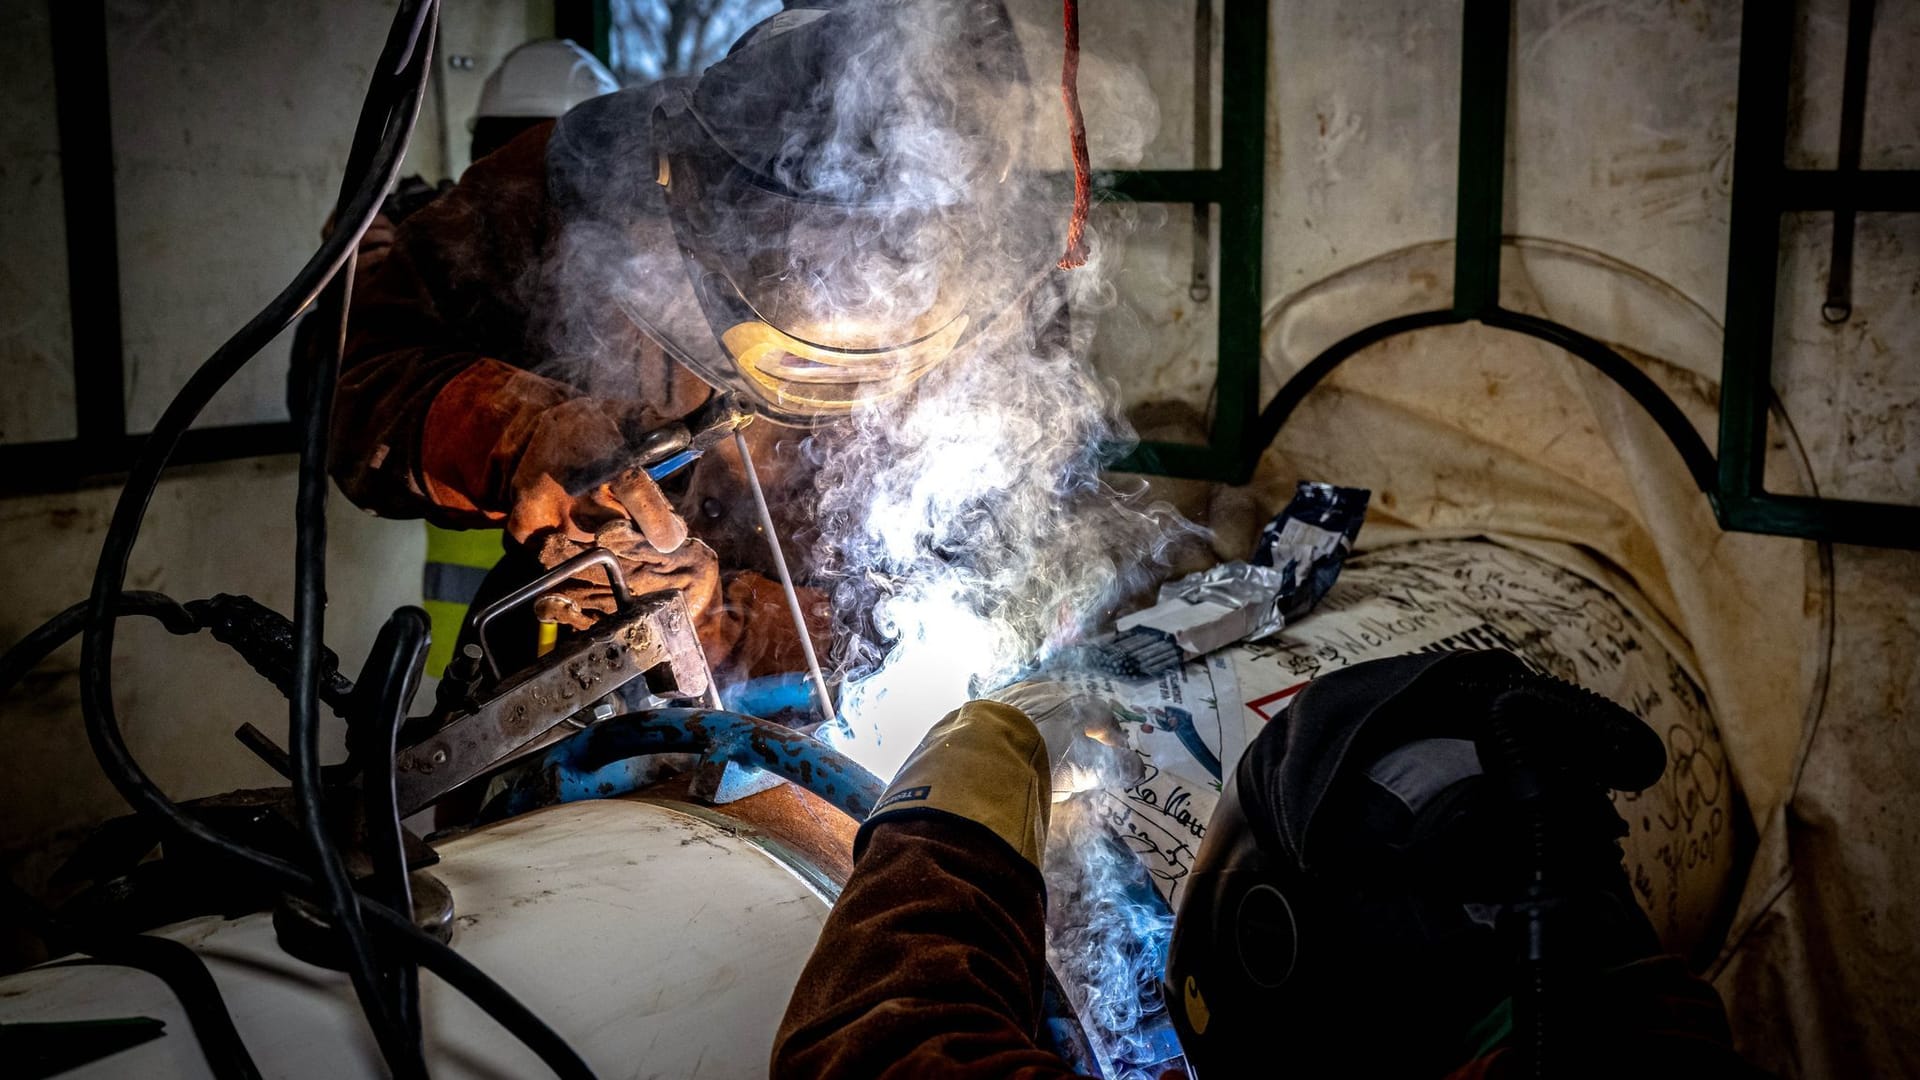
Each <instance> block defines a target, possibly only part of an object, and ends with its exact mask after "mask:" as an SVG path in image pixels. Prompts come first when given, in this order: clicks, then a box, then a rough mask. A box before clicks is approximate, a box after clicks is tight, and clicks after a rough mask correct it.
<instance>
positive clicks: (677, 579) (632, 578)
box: [534, 518, 721, 655]
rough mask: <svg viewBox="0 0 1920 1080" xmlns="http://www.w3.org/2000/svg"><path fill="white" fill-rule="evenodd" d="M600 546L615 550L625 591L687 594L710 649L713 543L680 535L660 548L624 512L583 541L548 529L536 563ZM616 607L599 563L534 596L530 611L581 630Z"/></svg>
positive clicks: (716, 578)
mask: <svg viewBox="0 0 1920 1080" xmlns="http://www.w3.org/2000/svg"><path fill="white" fill-rule="evenodd" d="M595 547H599V548H605V549H606V550H608V551H610V552H612V553H613V556H614V558H615V559H616V560H618V562H619V564H620V574H621V577H622V578H623V579H624V580H625V582H626V586H627V592H628V593H630V594H631V595H633V596H644V595H646V594H647V593H653V592H664V591H666V590H668V589H678V590H680V592H681V593H682V594H683V595H684V596H685V597H686V604H687V615H688V617H689V618H690V619H692V621H693V625H694V629H695V632H696V633H698V634H699V636H700V642H701V644H702V645H703V646H708V651H709V654H710V655H711V652H712V646H711V643H710V642H711V639H712V638H713V637H714V636H715V631H714V629H713V628H712V627H711V625H710V624H711V623H712V622H713V621H714V618H715V616H716V615H718V614H719V609H720V604H719V600H720V595H721V594H720V560H719V558H718V557H717V556H715V555H714V553H713V549H712V548H710V547H708V546H707V545H705V544H703V543H701V542H700V541H698V540H684V539H683V540H682V542H681V543H680V545H679V546H678V547H676V548H675V549H674V550H672V551H661V550H659V549H658V548H656V547H654V546H653V544H652V543H651V542H649V541H648V539H647V538H646V536H645V535H644V534H642V533H641V532H640V530H639V529H638V528H637V527H636V526H635V524H634V523H633V522H632V521H630V520H627V519H625V518H619V519H615V520H613V521H609V522H607V523H606V524H604V525H602V526H600V528H599V529H598V530H597V531H596V532H595V533H594V534H593V537H592V539H591V540H589V541H588V542H587V543H581V542H579V541H577V540H574V539H572V538H571V536H570V535H569V534H567V533H564V532H560V531H553V532H548V533H547V534H545V536H544V537H543V538H542V539H541V541H540V546H539V548H538V549H537V550H536V552H535V554H536V555H538V556H539V558H540V565H542V566H545V567H548V568H549V569H551V568H552V567H555V566H558V565H560V564H561V563H563V562H566V561H567V560H568V559H571V558H573V557H574V556H576V555H579V554H581V553H582V552H584V551H588V550H590V549H592V548H595ZM618 608H619V603H618V601H617V599H616V598H615V596H614V592H613V586H612V584H611V583H610V582H609V581H608V580H607V572H606V570H605V569H604V568H602V567H599V566H593V567H589V568H587V569H586V570H583V571H581V573H580V575H579V576H578V577H575V578H572V579H569V580H568V581H567V583H566V584H564V585H562V586H560V587H558V588H556V589H554V590H553V591H551V592H549V593H547V594H546V595H544V596H542V597H540V598H539V599H538V600H536V601H535V602H534V614H535V616H537V617H538V618H539V619H541V620H542V621H543V622H553V623H559V624H561V625H562V626H570V627H572V628H573V629H575V630H585V629H587V628H588V627H591V626H592V625H593V624H594V623H596V622H599V621H600V620H601V619H602V618H605V617H606V616H608V615H611V614H613V613H614V612H615V611H616V610H618Z"/></svg>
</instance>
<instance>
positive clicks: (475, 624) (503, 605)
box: [468, 548, 633, 682]
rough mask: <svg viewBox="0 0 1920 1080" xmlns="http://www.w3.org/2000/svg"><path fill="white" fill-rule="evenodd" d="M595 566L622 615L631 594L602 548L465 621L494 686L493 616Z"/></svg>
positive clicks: (616, 564) (496, 674) (611, 557)
mask: <svg viewBox="0 0 1920 1080" xmlns="http://www.w3.org/2000/svg"><path fill="white" fill-rule="evenodd" d="M596 566H601V567H605V568H606V571H607V582H608V584H610V585H611V586H612V587H613V599H614V603H615V604H616V605H618V609H619V610H621V611H625V610H626V609H627V608H629V607H631V606H632V605H633V593H632V592H630V591H628V589H627V577H626V575H625V574H623V573H621V572H620V560H619V559H616V558H614V555H613V552H611V551H608V550H607V549H605V548H594V549H592V550H590V551H583V552H581V553H580V554H578V555H575V556H574V557H573V558H571V559H568V560H567V561H566V562H563V563H561V564H560V565H559V566H556V567H554V568H553V569H551V570H549V571H547V572H546V573H544V574H542V575H540V576H539V577H537V578H535V579H533V580H532V581H529V582H528V583H526V584H525V585H522V586H520V587H519V588H517V589H515V590H513V591H512V592H510V593H508V594H507V595H505V596H503V597H501V598H500V599H498V600H495V601H494V602H493V603H491V604H488V605H487V606H486V607H483V608H481V609H480V610H479V611H476V612H474V613H473V616H472V617H471V618H470V619H469V620H468V622H469V625H470V628H471V630H472V637H473V640H475V641H477V642H479V643H480V656H481V658H482V659H484V660H486V662H487V674H488V675H489V676H491V677H492V678H493V680H494V681H495V682H498V681H500V662H499V661H498V660H495V659H494V658H493V650H492V649H490V648H488V647H487V624H488V623H490V622H492V621H493V620H494V617H495V616H497V615H500V614H501V613H503V612H506V611H510V610H512V609H513V608H517V607H519V606H520V605H521V604H530V603H532V602H533V601H535V600H537V599H539V598H540V597H542V596H544V595H546V594H547V593H549V592H552V591H553V590H554V589H557V588H559V587H560V586H561V585H564V584H566V583H567V582H568V581H569V580H571V579H573V578H576V577H579V576H580V575H581V573H582V572H583V571H585V570H589V569H592V568H593V567H596Z"/></svg>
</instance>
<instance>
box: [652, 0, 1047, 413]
mask: <svg viewBox="0 0 1920 1080" xmlns="http://www.w3.org/2000/svg"><path fill="white" fill-rule="evenodd" d="M1031 99H1032V95H1031V91H1030V88H1029V84H1028V79H1027V71H1026V65H1025V62H1024V60H1023V58H1022V56H1021V52H1020V46H1019V42H1018V41H1017V40H1016V38H1015V36H1014V33H1013V26H1012V22H1011V20H1010V19H1009V18H1008V15H1007V12H1006V10H1005V7H1004V5H1003V4H1002V3H1001V2H1000V0H966V2H951V0H946V2H910V3H902V2H850V3H844V4H839V5H835V6H832V7H827V6H819V7H804V6H796V7H790V8H788V9H787V10H785V11H783V12H781V13H780V14H778V15H776V16H774V17H772V18H770V19H768V20H767V21H765V22H763V23H761V24H760V25H759V26H757V27H755V28H754V29H753V30H751V31H749V32H748V33H747V34H746V35H745V36H744V37H743V38H741V40H740V41H739V42H738V43H737V44H736V45H735V46H734V47H733V49H732V51H731V52H730V53H729V54H728V56H727V57H726V58H725V59H723V60H721V61H720V62H718V63H716V64H714V65H713V66H712V67H711V68H709V69H708V70H707V71H706V72H705V73H704V74H703V75H702V76H700V78H699V79H698V80H696V81H693V82H692V83H691V85H682V86H680V87H678V88H677V89H675V90H674V91H673V92H671V93H668V94H666V95H665V96H664V97H663V99H662V101H661V104H660V106H659V107H658V108H657V109H656V111H655V113H654V119H653V140H654V145H655V149H656V153H657V155H658V176H657V178H656V179H657V182H658V183H659V184H660V185H662V187H663V188H664V190H665V198H666V204H667V208H668V216H669V217H670V219H671V221H672V226H673V232H674V236H675V238H676V240H677V242H678V246H679V250H680V252H681V254H682V257H683V260H684V267H685V273H686V275H687V279H688V281H689V282H690V284H691V286H692V288H693V291H694V294H695V296H696V297H697V301H698V304H699V308H700V310H701V312H702V313H703V315H704V316H705V319H706V322H707V326H708V329H709V340H708V341H706V342H697V343H696V342H688V343H685V346H686V347H685V348H684V351H683V355H682V359H683V360H684V361H685V362H686V363H687V364H688V365H689V366H690V367H692V368H693V369H694V370H695V371H696V372H697V373H698V374H699V375H700V376H701V377H702V378H704V379H705V380H706V381H708V382H709V383H711V384H713V385H715V386H717V387H722V388H727V389H733V390H737V391H739V392H740V393H741V394H742V395H743V396H744V397H745V398H746V399H747V400H749V401H751V402H752V403H754V405H755V406H756V408H757V410H758V411H760V412H762V413H764V414H765V415H767V416H768V417H770V418H772V419H774V420H778V421H781V422H785V423H793V424H804V423H810V422H812V421H815V420H818V419H821V418H826V417H832V416H834V415H839V414H844V413H846V412H848V411H850V410H851V409H852V408H853V407H854V406H855V405H857V404H858V403H860V402H862V401H867V400H872V399H875V398H882V397H887V396H891V395H894V394H898V393H901V392H903V391H904V390H906V389H907V388H908V387H910V386H912V385H913V384H914V383H915V382H917V381H918V380H919V379H920V378H922V377H924V376H925V375H926V374H927V373H928V372H929V371H931V370H932V369H933V368H934V367H935V366H937V365H938V364H940V363H941V362H942V361H944V360H946V359H947V358H948V357H949V356H951V355H952V354H953V353H954V352H955V351H956V350H957V349H960V348H963V347H969V346H970V345H975V344H978V343H980V342H981V341H982V340H983V338H984V337H985V336H986V335H988V334H990V333H991V328H992V327H993V326H995V325H996V324H997V323H1000V322H1002V321H1004V320H1005V319H1007V318H1008V317H1009V316H1010V314H1015V313H1017V312H1018V311H1019V309H1020V308H1021V304H1020V301H1021V298H1022V297H1023V296H1025V295H1027V294H1028V293H1030V292H1031V291H1032V290H1033V288H1034V286H1035V284H1036V283H1037V282H1038V281H1039V280H1040V279H1042V278H1043V277H1044V275H1045V274H1046V273H1047V271H1048V270H1049V268H1050V267H1051V264H1052V261H1053V259H1054V258H1055V257H1056V256H1057V255H1058V252H1059V247H1060V242H1061V241H1060V234H1059V229H1058V226H1059V225H1060V224H1063V223H1064V218H1065V213H1064V209H1063V207H1062V206H1061V205H1060V203H1059V201H1058V199H1057V197H1051V196H1050V195H1049V193H1048V192H1049V189H1047V188H1045V186H1044V184H1043V181H1042V180H1041V178H1040V177H1039V176H1038V175H1037V174H1034V173H1033V172H1031V171H1030V170H1027V169H1024V168H1023V167H1022V165H1023V163H1022V161H1021V152H1022V146H1023V144H1024V141H1025V138H1026V135H1027V133H1028V131H1029V129H1030V128H1031V127H1032V126H1033V124H1034V122H1035V121H1034V117H1033V115H1032V114H1033V109H1032V105H1031Z"/></svg>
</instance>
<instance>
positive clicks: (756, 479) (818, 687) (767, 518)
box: [733, 428, 836, 722]
mask: <svg viewBox="0 0 1920 1080" xmlns="http://www.w3.org/2000/svg"><path fill="white" fill-rule="evenodd" d="M733 445H734V446H736V447H738V448H739V450H740V464H741V467H742V468H744V469H745V470H746V472H747V486H748V487H750V488H752V489H753V505H754V507H755V509H757V510H759V511H760V531H761V532H764V533H766V534H767V550H768V551H770V552H771V553H772V554H773V568H774V569H775V570H778V571H780V590H781V591H782V592H784V593H786V594H787V612H788V614H790V615H792V616H793V629H794V632H795V633H797V634H799V635H800V653H801V655H802V656H805V657H806V658H807V677H808V678H809V679H811V680H812V681H813V693H814V696H815V698H817V699H818V701H819V703H820V719H821V720H822V721H823V722H831V721H832V720H833V718H834V716H835V715H836V714H835V712H834V708H833V695H831V694H829V693H827V680H826V679H825V678H823V677H822V676H821V674H820V659H819V657H817V656H815V655H814V653H813V635H812V634H811V633H808V631H807V615H806V612H804V611H801V610H800V594H799V593H797V592H795V591H794V589H793V575H792V574H789V573H788V572H787V556H786V553H785V552H783V551H781V550H780V534H779V533H778V532H776V531H775V530H774V527H773V511H771V510H768V509H767V496H766V493H765V492H763V491H761V490H760V473H759V472H758V471H757V470H755V469H754V467H753V452H752V451H751V450H749V449H748V448H747V436H746V435H745V434H744V433H743V432H742V431H740V430H739V429H738V428H736V429H734V432H733Z"/></svg>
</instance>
